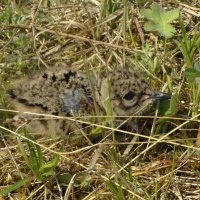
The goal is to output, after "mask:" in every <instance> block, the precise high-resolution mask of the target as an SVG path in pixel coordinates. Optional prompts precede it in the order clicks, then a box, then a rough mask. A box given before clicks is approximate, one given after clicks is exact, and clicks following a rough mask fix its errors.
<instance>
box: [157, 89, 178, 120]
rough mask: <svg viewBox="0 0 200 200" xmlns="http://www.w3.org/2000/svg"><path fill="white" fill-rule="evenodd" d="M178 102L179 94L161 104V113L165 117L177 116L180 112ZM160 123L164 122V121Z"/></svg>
mask: <svg viewBox="0 0 200 200" xmlns="http://www.w3.org/2000/svg"><path fill="white" fill-rule="evenodd" d="M178 102H179V96H178V94H177V93H175V94H174V95H173V96H172V98H171V99H170V100H167V101H162V102H160V107H159V111H160V113H161V114H162V115H164V116H173V115H175V114H176V113H177V112H178V107H179V106H178ZM158 121H159V120H158ZM160 121H162V119H161V120H160Z"/></svg>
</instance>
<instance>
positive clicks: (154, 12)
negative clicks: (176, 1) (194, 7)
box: [141, 3, 179, 38]
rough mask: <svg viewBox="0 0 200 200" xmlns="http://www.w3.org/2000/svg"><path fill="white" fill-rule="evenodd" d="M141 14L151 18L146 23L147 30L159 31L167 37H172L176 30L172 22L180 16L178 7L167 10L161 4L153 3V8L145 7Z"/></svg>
mask: <svg viewBox="0 0 200 200" xmlns="http://www.w3.org/2000/svg"><path fill="white" fill-rule="evenodd" d="M141 14H142V15H143V16H144V17H145V18H147V19H148V20H149V21H148V22H146V23H145V24H144V29H145V31H157V32H159V33H160V34H161V35H162V36H164V37H166V38H170V37H172V36H173V35H174V33H175V32H176V30H175V28H174V27H173V26H172V25H171V24H170V23H171V22H172V21H173V20H174V19H176V18H178V16H179V10H178V9H174V10H170V11H165V10H164V9H163V8H162V7H161V6H160V5H159V4H157V3H153V4H152V5H151V9H143V10H141Z"/></svg>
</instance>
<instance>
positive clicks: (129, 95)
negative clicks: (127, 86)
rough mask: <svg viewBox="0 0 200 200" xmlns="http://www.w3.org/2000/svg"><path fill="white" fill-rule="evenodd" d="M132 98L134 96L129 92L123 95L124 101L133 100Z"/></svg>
mask: <svg viewBox="0 0 200 200" xmlns="http://www.w3.org/2000/svg"><path fill="white" fill-rule="evenodd" d="M134 96H135V94H134V93H133V92H131V91H129V92H128V93H127V94H125V95H124V99H126V100H131V99H133V98H134Z"/></svg>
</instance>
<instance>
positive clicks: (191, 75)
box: [184, 68, 200, 84]
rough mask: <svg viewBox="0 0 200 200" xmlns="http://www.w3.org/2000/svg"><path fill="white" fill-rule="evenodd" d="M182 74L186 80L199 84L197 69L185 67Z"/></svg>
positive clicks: (199, 73) (199, 77)
mask: <svg viewBox="0 0 200 200" xmlns="http://www.w3.org/2000/svg"><path fill="white" fill-rule="evenodd" d="M184 76H185V77H187V79H188V81H189V82H190V83H195V82H196V83H198V84H199V82H200V81H199V79H200V72H199V71H198V69H195V68H187V69H186V70H185V73H184Z"/></svg>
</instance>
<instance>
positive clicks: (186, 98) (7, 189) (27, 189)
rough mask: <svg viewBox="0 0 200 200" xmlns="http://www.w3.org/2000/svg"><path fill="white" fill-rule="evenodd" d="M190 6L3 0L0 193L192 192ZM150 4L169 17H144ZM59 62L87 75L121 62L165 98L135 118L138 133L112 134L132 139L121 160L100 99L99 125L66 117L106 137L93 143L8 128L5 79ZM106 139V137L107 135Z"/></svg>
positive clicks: (195, 108) (174, 195) (151, 195)
mask: <svg viewBox="0 0 200 200" xmlns="http://www.w3.org/2000/svg"><path fill="white" fill-rule="evenodd" d="M199 7H200V5H199V3H198V2H196V3H195V2H192V3H191V1H186V0H185V1H181V2H179V1H162V5H161V4H160V3H158V4H154V6H153V7H152V4H151V1H149V2H147V1H127V0H124V1H117V0H116V1H111V0H108V1H106V0H102V1H91V2H89V1H87V2H80V1H76V2H68V3H62V1H58V0H52V1H47V0H44V1H40V2H39V3H38V1H34V0H32V1H28V2H26V1H22V0H21V1H20V0H19V1H9V0H4V1H2V2H1V3H0V20H1V23H0V33H1V34H0V49H1V51H0V82H1V84H0V91H1V93H0V97H1V98H0V106H1V111H0V112H1V115H0V116H1V117H0V125H1V126H0V130H1V131H0V134H1V138H2V140H1V142H0V155H1V156H0V161H1V162H0V194H1V195H2V196H1V198H2V199H3V198H6V199H12V198H15V197H17V198H18V199H61V200H62V199H63V200H64V199H85V200H86V199H116V200H118V199H198V198H200V192H199V185H200V180H199V174H200V171H199V166H200V159H199V148H198V147H197V146H195V145H194V143H195V142H198V140H197V141H196V135H197V133H198V130H199V97H200V86H199V72H200V68H199V65H200V64H199V63H200V61H199V58H200V56H199V48H200V42H199V41H200V39H199V38H200V37H199V23H198V21H199V20H198V19H199ZM151 8H153V9H158V10H159V12H160V16H165V15H167V14H166V13H167V12H166V11H165V10H167V11H172V13H173V14H174V17H173V20H171V21H164V22H163V24H164V25H163V24H162V23H159V27H157V26H156V27H155V24H156V23H155V20H151V16H150V17H149V15H148V14H150V15H153V12H154V11H153V9H152V10H145V9H151ZM163 8H164V10H163ZM176 9H179V12H180V15H179V18H176V16H177V13H176V12H177V10H176ZM174 10H175V11H174ZM144 13H145V14H144ZM165 20H166V19H165ZM156 25H157V24H156ZM162 25H163V26H162ZM161 28H162V29H161ZM169 30H173V31H171V32H168V31H169ZM174 30H175V31H174ZM63 64H67V65H68V66H70V68H73V69H76V70H80V71H83V72H84V73H86V74H87V76H88V77H89V71H91V70H92V71H93V72H94V73H95V74H97V75H98V74H100V73H106V72H107V71H109V70H110V69H116V68H117V67H119V66H123V65H129V66H130V67H133V68H134V69H137V70H138V69H140V70H142V71H144V72H145V73H146V74H147V78H148V79H149V81H150V83H151V85H152V86H153V87H154V88H156V89H158V90H166V89H167V90H168V91H169V92H170V93H172V94H173V96H172V99H171V100H170V101H168V102H164V103H162V102H161V103H160V105H157V106H156V105H153V106H152V108H151V109H150V110H149V111H148V112H147V113H146V115H147V116H135V117H137V118H138V124H139V130H138V132H137V133H132V132H128V131H121V133H120V134H125V133H126V134H129V135H137V136H139V140H138V141H137V142H135V144H134V148H133V149H132V150H131V151H130V152H129V154H128V155H127V156H126V157H123V156H122V155H123V152H124V150H125V149H126V147H127V146H128V144H129V141H121V142H120V141H117V139H116V138H115V137H114V134H113V132H114V131H115V132H116V131H117V130H116V129H115V127H114V123H113V120H118V119H113V116H112V109H110V108H111V105H110V102H109V101H108V102H106V103H105V110H106V112H107V115H110V118H109V117H108V116H102V117H101V118H100V117H99V121H98V123H97V122H96V120H95V119H94V117H92V118H90V119H86V118H85V117H84V116H83V117H80V118H79V119H74V118H71V119H69V120H72V121H73V120H76V121H77V123H86V124H90V132H91V134H97V133H98V134H99V133H101V134H102V135H103V136H104V137H105V138H104V139H103V140H102V141H101V142H99V143H94V144H93V143H92V142H91V143H90V144H88V143H87V144H86V145H83V144H81V142H80V140H81V139H80V138H78V139H77V140H74V141H73V142H72V143H67V142H66V140H63V138H62V137H52V138H47V137H45V136H43V135H41V136H38V137H34V138H33V137H27V135H26V134H25V135H24V132H23V131H21V132H22V133H20V131H18V132H16V131H15V129H14V127H12V126H11V125H10V124H9V123H6V122H8V118H11V117H12V116H13V115H14V114H15V111H11V110H10V111H8V109H9V105H8V104H7V102H6V89H7V87H8V85H9V84H10V83H11V82H12V80H14V79H16V78H19V77H22V76H23V75H24V74H30V73H31V72H34V71H36V70H43V69H45V68H47V69H48V68H51V67H53V66H56V67H59V66H60V65H63ZM155 108H156V109H155ZM155 110H156V111H155ZM96 113H98V108H96ZM46 117H54V118H55V116H48V115H46ZM56 118H60V119H62V117H56ZM109 119H110V123H106V122H107V121H108V120H109ZM120 120H122V119H120ZM124 120H126V118H125V119H124ZM108 125H109V126H108ZM118 131H119V130H118ZM82 134H85V130H84V129H83V130H82V131H81V133H80V135H82ZM108 135H113V137H109V138H110V139H106V137H107V136H108ZM150 135H151V136H150ZM88 140H90V138H88Z"/></svg>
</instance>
